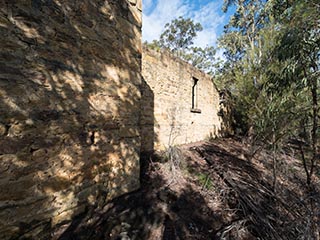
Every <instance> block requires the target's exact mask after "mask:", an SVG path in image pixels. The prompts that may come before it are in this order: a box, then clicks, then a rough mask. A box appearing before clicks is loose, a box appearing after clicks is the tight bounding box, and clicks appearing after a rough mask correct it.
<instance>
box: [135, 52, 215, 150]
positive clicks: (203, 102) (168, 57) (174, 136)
mask: <svg viewBox="0 0 320 240" xmlns="http://www.w3.org/2000/svg"><path fill="white" fill-rule="evenodd" d="M141 94H142V98H141V109H142V111H141V125H142V131H141V135H142V136H143V137H142V138H141V150H142V151H146V152H150V151H154V150H165V149H166V148H168V147H169V146H175V145H179V144H184V143H190V142H196V141H200V140H204V139H209V138H211V137H216V136H218V135H219V131H220V128H221V126H220V125H221V124H220V119H219V117H218V111H219V93H218V90H217V89H216V87H215V85H214V84H213V82H212V79H211V77H210V76H208V75H206V74H205V73H203V72H201V71H200V70H198V69H197V68H195V67H193V66H191V65H190V64H188V63H186V62H184V61H182V60H180V59H179V58H178V57H174V56H173V55H172V54H170V53H168V52H165V51H164V52H158V51H155V50H151V49H147V48H145V47H144V48H143V57H142V87H141ZM151 139H152V140H151Z"/></svg>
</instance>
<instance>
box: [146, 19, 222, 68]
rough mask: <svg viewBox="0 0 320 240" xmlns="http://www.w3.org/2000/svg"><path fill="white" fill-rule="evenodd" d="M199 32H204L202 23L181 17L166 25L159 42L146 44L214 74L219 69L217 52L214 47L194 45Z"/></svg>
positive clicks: (154, 41)
mask: <svg viewBox="0 0 320 240" xmlns="http://www.w3.org/2000/svg"><path fill="white" fill-rule="evenodd" d="M199 31H202V26H201V24H200V23H194V22H193V20H192V19H190V18H188V19H184V18H183V17H179V18H177V19H174V20H172V21H171V22H170V23H167V24H166V25H165V29H164V31H163V33H162V34H161V35H160V39H159V40H153V41H152V42H151V43H145V44H146V45H147V46H148V47H149V48H152V49H155V50H160V49H168V50H169V51H171V52H172V53H173V54H175V55H176V56H178V57H179V58H181V59H182V60H184V61H186V62H188V63H190V64H192V65H193V66H195V67H196V68H198V69H200V70H202V71H204V72H206V73H208V74H213V73H214V71H215V69H216V68H217V63H216V62H217V60H216V58H215V55H216V50H215V48H214V47H212V46H211V47H210V46H207V47H205V48H201V47H197V46H194V45H193V43H194V39H195V38H196V36H197V33H198V32H199Z"/></svg>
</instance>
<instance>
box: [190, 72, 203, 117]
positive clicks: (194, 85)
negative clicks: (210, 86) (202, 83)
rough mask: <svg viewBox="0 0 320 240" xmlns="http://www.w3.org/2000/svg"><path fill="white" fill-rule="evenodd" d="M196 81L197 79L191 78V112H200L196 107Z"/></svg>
mask: <svg viewBox="0 0 320 240" xmlns="http://www.w3.org/2000/svg"><path fill="white" fill-rule="evenodd" d="M198 81H199V79H197V78H195V77H194V78H193V86H192V104H191V112H196V113H201V110H200V109H198Z"/></svg>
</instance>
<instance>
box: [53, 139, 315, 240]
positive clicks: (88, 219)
mask: <svg viewBox="0 0 320 240" xmlns="http://www.w3.org/2000/svg"><path fill="white" fill-rule="evenodd" d="M249 147H250V146H248V145H247V144H246V143H242V142H241V141H238V140H235V139H231V138H228V139H227V138H225V139H216V140H213V141H210V142H198V143H194V144H188V145H184V146H180V147H179V148H171V149H170V151H168V152H167V153H164V155H163V156H160V157H154V156H153V157H150V156H149V157H144V158H143V159H142V160H141V161H142V166H141V169H142V171H141V189H139V190H138V191H135V192H132V193H129V194H127V195H124V196H121V197H119V198H117V199H114V200H113V201H111V202H110V203H109V204H108V205H107V206H105V207H104V208H103V209H91V210H89V211H88V212H86V213H85V214H83V215H81V216H78V217H77V218H76V219H75V220H74V221H73V222H72V223H71V224H68V225H66V226H65V228H64V231H62V232H60V233H59V234H58V235H59V237H58V238H59V239H68V240H70V239H71V240H72V239H110V240H116V239H122V240H125V239H126V240H128V239H132V240H134V239H141V240H144V239H162V240H171V239H179V240H185V239H186V240H187V239H206V240H207V239H248V240H249V239H288V240H292V239H316V237H317V235H316V234H315V232H317V231H319V229H320V222H319V219H320V211H319V209H320V194H319V186H320V185H319V182H320V180H319V176H320V171H319V169H317V174H316V176H315V178H314V179H313V185H312V186H310V187H307V186H306V184H305V175H304V172H303V166H302V164H301V162H300V161H299V160H298V159H297V158H298V153H296V152H295V150H294V148H290V149H289V148H288V149H287V151H286V152H283V153H282V154H278V155H277V156H276V163H277V165H276V176H277V178H276V182H275V181H274V174H273V169H274V165H273V158H272V156H271V154H270V153H269V152H268V151H265V150H263V151H260V152H259V153H258V154H256V155H255V157H250V152H251V151H250V150H249ZM274 183H275V184H274ZM58 235H57V236H58Z"/></svg>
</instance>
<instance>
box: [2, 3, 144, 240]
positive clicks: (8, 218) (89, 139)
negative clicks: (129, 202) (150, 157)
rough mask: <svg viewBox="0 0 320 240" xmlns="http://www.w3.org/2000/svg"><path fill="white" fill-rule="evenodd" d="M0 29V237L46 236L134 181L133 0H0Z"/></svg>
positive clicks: (136, 53) (136, 36)
mask: <svg viewBox="0 0 320 240" xmlns="http://www.w3.org/2000/svg"><path fill="white" fill-rule="evenodd" d="M0 35H1V38H0V239H10V238H15V237H18V236H23V237H24V238H30V239H49V235H47V234H50V229H52V228H53V227H56V226H58V225H59V224H65V223H68V220H70V219H71V218H72V217H73V216H74V215H76V214H78V213H80V212H82V211H84V210H85V209H86V208H87V207H88V206H94V207H100V206H103V204H104V203H105V202H106V201H107V200H109V199H111V198H113V197H115V196H118V195H119V194H123V193H125V192H128V191H131V190H134V189H137V188H138V187H139V151H140V136H139V127H138V122H139V113H140V103H139V101H140V89H139V86H140V84H141V77H140V76H141V75H140V73H141V0H63V1H62V0H25V1H16V0H7V1H4V0H0ZM24 238H23V239H24Z"/></svg>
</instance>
